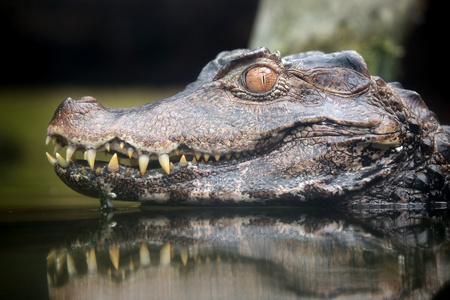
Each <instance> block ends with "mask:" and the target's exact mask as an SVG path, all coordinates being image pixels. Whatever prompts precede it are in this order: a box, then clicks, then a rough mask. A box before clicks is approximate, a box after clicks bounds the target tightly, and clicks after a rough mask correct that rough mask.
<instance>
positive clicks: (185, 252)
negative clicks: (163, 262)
mask: <svg viewBox="0 0 450 300" xmlns="http://www.w3.org/2000/svg"><path fill="white" fill-rule="evenodd" d="M180 252H181V253H180V254H181V262H182V263H183V266H185V265H186V264H187V261H188V249H187V248H186V247H183V248H181V250H180Z"/></svg>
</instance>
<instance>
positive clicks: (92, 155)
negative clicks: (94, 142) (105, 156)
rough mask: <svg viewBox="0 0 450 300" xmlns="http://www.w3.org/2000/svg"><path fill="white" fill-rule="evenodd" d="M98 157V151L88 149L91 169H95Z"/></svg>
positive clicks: (87, 158)
mask: <svg viewBox="0 0 450 300" xmlns="http://www.w3.org/2000/svg"><path fill="white" fill-rule="evenodd" d="M96 155H97V151H96V150H95V149H88V150H87V151H86V160H87V161H88V164H89V166H90V167H91V169H94V164H95V156H96Z"/></svg>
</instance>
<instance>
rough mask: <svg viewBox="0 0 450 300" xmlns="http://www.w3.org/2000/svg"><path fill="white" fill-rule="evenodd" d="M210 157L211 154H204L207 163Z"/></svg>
mask: <svg viewBox="0 0 450 300" xmlns="http://www.w3.org/2000/svg"><path fill="white" fill-rule="evenodd" d="M209 157H210V155H209V154H204V155H203V158H204V159H205V162H208V160H209Z"/></svg>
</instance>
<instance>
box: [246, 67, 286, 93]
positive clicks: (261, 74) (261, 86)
mask: <svg viewBox="0 0 450 300" xmlns="http://www.w3.org/2000/svg"><path fill="white" fill-rule="evenodd" d="M277 78H278V75H277V74H276V73H275V71H274V70H272V69H271V68H269V67H261V66H258V67H254V68H252V69H250V70H249V71H247V73H246V74H245V87H246V88H247V89H248V90H249V91H251V92H253V93H264V92H267V91H269V90H270V89H272V88H273V87H274V86H275V83H276V82H277Z"/></svg>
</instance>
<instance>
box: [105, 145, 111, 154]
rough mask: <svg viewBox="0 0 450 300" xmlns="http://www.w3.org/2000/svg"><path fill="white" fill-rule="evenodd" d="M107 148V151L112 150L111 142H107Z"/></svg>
mask: <svg viewBox="0 0 450 300" xmlns="http://www.w3.org/2000/svg"><path fill="white" fill-rule="evenodd" d="M105 149H106V151H108V152H109V151H111V144H110V143H106V144H105Z"/></svg>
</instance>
